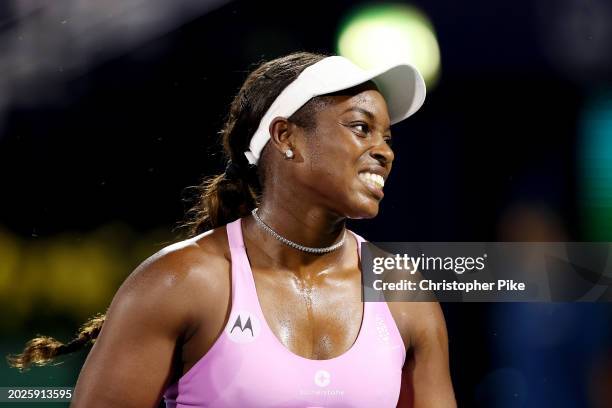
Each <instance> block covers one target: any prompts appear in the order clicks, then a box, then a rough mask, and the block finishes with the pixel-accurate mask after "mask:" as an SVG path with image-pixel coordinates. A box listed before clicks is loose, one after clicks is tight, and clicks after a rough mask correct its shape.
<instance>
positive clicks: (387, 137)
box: [385, 136, 393, 147]
mask: <svg viewBox="0 0 612 408" xmlns="http://www.w3.org/2000/svg"><path fill="white" fill-rule="evenodd" d="M385 142H387V146H389V147H391V146H393V139H392V138H391V136H385Z"/></svg>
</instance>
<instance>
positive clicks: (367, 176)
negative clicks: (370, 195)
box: [359, 172, 385, 188]
mask: <svg viewBox="0 0 612 408" xmlns="http://www.w3.org/2000/svg"><path fill="white" fill-rule="evenodd" d="M359 177H361V178H362V179H363V180H364V181H366V182H373V183H374V184H376V185H377V186H378V187H379V188H383V187H384V186H385V179H384V178H383V176H381V175H379V174H374V173H369V172H364V173H359Z"/></svg>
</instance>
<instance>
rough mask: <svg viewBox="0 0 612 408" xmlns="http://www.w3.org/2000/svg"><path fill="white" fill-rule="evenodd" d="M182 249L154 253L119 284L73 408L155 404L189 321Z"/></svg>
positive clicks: (187, 274) (127, 407)
mask: <svg viewBox="0 0 612 408" xmlns="http://www.w3.org/2000/svg"><path fill="white" fill-rule="evenodd" d="M186 251H187V252H189V251H190V249H181V250H179V251H170V252H166V253H163V254H157V255H154V256H153V257H151V258H150V259H149V260H147V261H145V262H144V263H143V264H142V265H140V266H139V267H138V268H137V269H136V270H135V271H134V272H133V273H132V274H131V275H130V276H129V277H128V278H127V279H126V281H125V282H124V283H123V284H122V285H121V287H120V288H119V290H118V291H117V293H116V295H115V297H114V298H113V300H112V302H111V305H110V307H109V308H108V310H107V313H106V320H105V322H104V324H103V326H102V330H101V332H100V334H99V336H98V338H97V339H96V341H95V344H94V346H93V348H92V349H91V351H90V353H89V355H88V357H87V360H86V361H85V364H84V366H83V368H82V370H81V373H80V375H79V379H78V381H77V384H76V388H75V394H74V398H73V402H72V405H71V406H72V407H74V408H80V407H87V408H91V407H109V406H112V407H118V408H131V407H134V408H136V407H138V408H141V407H157V406H158V404H159V401H160V400H161V396H162V394H163V391H164V389H165V387H166V386H167V385H168V383H169V380H170V378H171V376H172V368H173V358H174V354H175V347H176V343H177V339H178V338H179V337H180V336H181V335H182V334H183V333H184V332H185V330H186V328H187V327H188V326H189V324H190V317H191V315H190V311H189V307H188V303H187V302H185V299H187V298H188V297H189V287H190V285H189V281H190V279H191V277H190V272H191V270H190V268H187V267H185V256H186V255H188V254H185V252H186ZM191 251H193V249H191Z"/></svg>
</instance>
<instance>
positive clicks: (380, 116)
mask: <svg viewBox="0 0 612 408" xmlns="http://www.w3.org/2000/svg"><path fill="white" fill-rule="evenodd" d="M325 98H326V99H329V101H330V102H331V103H330V104H329V106H328V107H327V109H324V110H323V112H322V113H324V112H327V113H329V114H335V115H342V114H344V113H345V112H347V111H348V112H358V110H351V108H360V109H362V110H365V111H368V112H370V113H371V114H372V117H373V119H375V120H376V121H379V122H381V124H383V125H385V126H388V125H389V122H390V119H389V113H388V111H387V103H386V102H385V99H384V97H383V96H382V94H381V93H380V92H379V91H378V88H377V87H376V85H375V84H374V83H373V82H366V83H365V84H362V85H358V86H356V87H353V88H350V89H345V90H342V91H338V92H335V93H333V94H329V95H325Z"/></svg>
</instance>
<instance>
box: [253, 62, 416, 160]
mask: <svg viewBox="0 0 612 408" xmlns="http://www.w3.org/2000/svg"><path fill="white" fill-rule="evenodd" d="M370 80H372V81H374V83H375V84H376V86H377V87H378V90H379V91H380V92H381V94H382V95H383V97H384V98H385V101H386V102H387V109H388V112H389V118H390V119H391V124H395V123H397V122H400V121H402V120H404V119H406V118H407V117H408V116H410V115H412V114H413V113H415V112H416V111H417V110H419V108H420V107H421V105H423V102H424V101H425V81H423V77H422V76H421V74H420V73H419V71H417V69H416V68H414V67H413V66H412V65H409V64H407V63H403V62H402V63H394V64H388V65H386V66H383V67H379V68H377V69H375V70H364V69H361V68H359V67H358V66H357V65H355V64H353V63H352V62H351V61H349V60H348V59H346V58H344V57H340V56H332V57H327V58H324V59H322V60H321V61H319V62H317V63H316V64H313V65H310V66H309V67H307V68H306V69H304V70H303V71H302V73H301V74H300V75H299V76H298V77H297V78H296V79H295V80H294V81H293V82H291V83H290V84H289V85H288V86H287V87H286V88H285V89H283V91H282V92H281V93H280V95H278V97H277V98H276V99H275V100H274V102H273V103H272V105H271V106H270V108H269V109H268V111H267V112H266V114H265V115H264V116H263V118H262V119H261V122H259V127H258V128H257V131H256V132H255V134H254V135H253V137H252V138H251V143H250V144H249V150H247V151H246V152H244V154H245V156H246V157H247V159H248V160H249V163H251V164H257V162H258V160H259V156H260V154H261V151H262V150H263V148H264V146H265V145H266V143H268V140H270V130H269V129H270V123H271V122H272V120H273V119H274V118H276V117H279V116H280V117H284V118H288V117H290V116H291V115H293V114H294V113H295V112H296V111H297V110H298V109H300V108H301V107H302V106H303V105H304V104H306V102H308V101H309V100H310V99H312V98H313V97H315V96H319V95H325V94H329V93H332V92H337V91H341V90H343V89H348V88H352V87H354V86H357V85H360V84H363V83H364V82H367V81H370Z"/></svg>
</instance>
